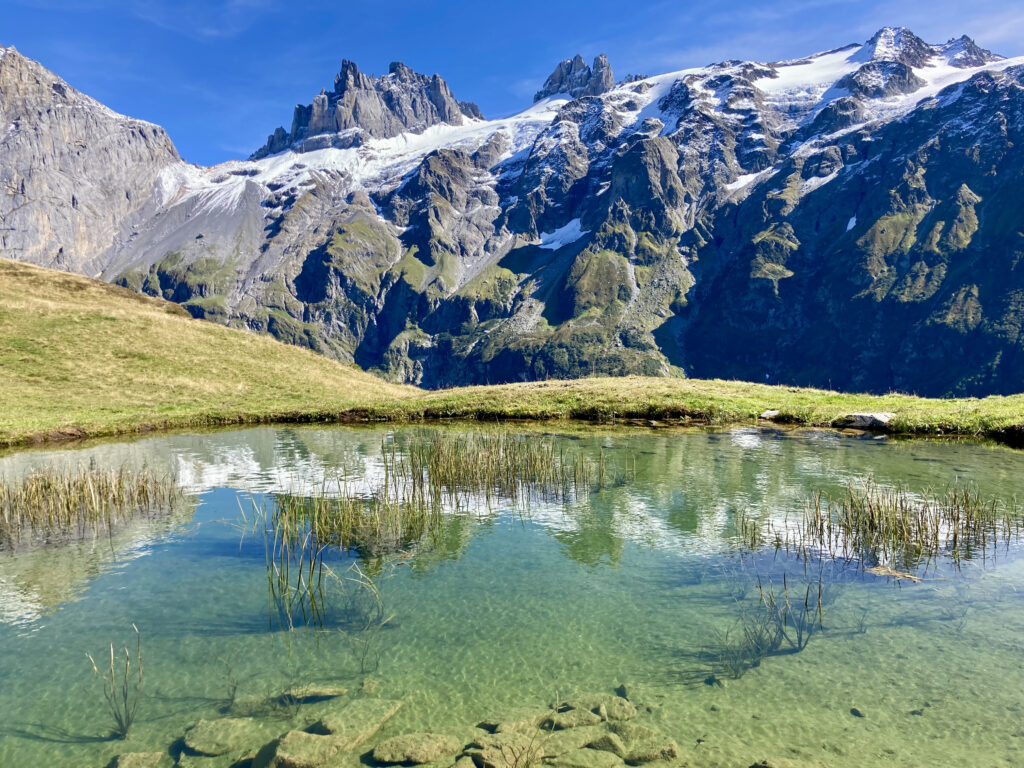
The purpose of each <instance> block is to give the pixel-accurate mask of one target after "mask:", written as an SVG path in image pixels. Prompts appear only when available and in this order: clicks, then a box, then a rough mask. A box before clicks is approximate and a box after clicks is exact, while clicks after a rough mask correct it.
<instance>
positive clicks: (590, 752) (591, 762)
mask: <svg viewBox="0 0 1024 768" xmlns="http://www.w3.org/2000/svg"><path fill="white" fill-rule="evenodd" d="M545 764H546V765H551V766H554V767H555V768H618V766H623V765H625V763H624V762H623V761H622V758H621V757H619V756H618V755H616V754H614V753H612V752H601V751H598V750H595V749H574V750H573V751H572V752H566V753H565V754H564V755H559V756H558V757H555V758H551V759H549V760H547V761H546V762H545Z"/></svg>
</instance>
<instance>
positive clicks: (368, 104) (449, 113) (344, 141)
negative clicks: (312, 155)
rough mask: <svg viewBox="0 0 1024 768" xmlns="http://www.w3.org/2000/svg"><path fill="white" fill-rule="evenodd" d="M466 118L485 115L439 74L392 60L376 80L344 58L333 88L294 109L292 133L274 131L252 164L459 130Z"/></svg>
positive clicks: (281, 129) (480, 117)
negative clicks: (369, 140)
mask: <svg viewBox="0 0 1024 768" xmlns="http://www.w3.org/2000/svg"><path fill="white" fill-rule="evenodd" d="M467 117H468V118H473V119H482V118H483V115H482V114H481V112H480V108H479V107H477V106H476V104H473V103H472V102H465V101H459V100H457V99H456V98H455V97H454V95H452V92H451V88H449V87H448V83H446V82H445V81H444V80H443V79H442V78H441V76H440V75H422V74H419V73H418V72H415V71H414V70H413V69H412V68H411V67H408V66H406V65H405V64H403V63H402V62H400V61H394V62H391V65H390V66H389V67H388V74H387V75H384V76H382V77H376V78H375V77H372V76H370V75H367V74H364V73H363V72H361V71H360V70H359V67H358V66H356V64H355V63H354V62H352V61H349V60H348V59H345V60H343V61H342V62H341V70H340V71H339V72H338V74H337V75H336V76H335V78H334V89H333V90H332V91H330V92H328V91H327V89H323V90H321V91H320V93H319V94H317V95H316V96H315V97H314V98H313V102H312V103H311V104H309V105H304V104H299V105H297V106H296V107H295V113H294V115H293V117H292V127H291V130H290V131H286V130H285V129H284V128H283V127H281V128H278V129H277V130H276V131H274V133H272V134H271V135H270V136H269V137H268V139H267V143H266V144H264V145H263V146H262V147H261V148H260V149H259V150H257V151H256V152H255V153H254V154H253V155H252V159H259V158H261V157H266V156H267V155H272V154H276V153H278V152H283V151H284V150H286V149H294V150H296V151H299V152H310V151H313V150H316V149H325V148H327V147H336V148H345V147H351V146H355V145H358V144H359V143H360V142H361V141H362V140H363V139H364V137H373V138H390V137H392V136H397V135H399V134H400V133H405V132H407V131H410V132H412V133H422V132H423V131H424V130H426V129H427V128H429V127H430V126H432V125H438V124H441V123H447V124H448V125H461V124H462V123H463V120H464V119H465V118H467Z"/></svg>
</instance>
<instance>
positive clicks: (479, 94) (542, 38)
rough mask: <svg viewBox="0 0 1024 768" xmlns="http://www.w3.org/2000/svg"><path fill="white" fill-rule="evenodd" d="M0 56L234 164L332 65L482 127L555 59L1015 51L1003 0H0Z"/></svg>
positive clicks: (286, 120) (1017, 34) (1016, 39)
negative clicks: (478, 111)
mask: <svg viewBox="0 0 1024 768" xmlns="http://www.w3.org/2000/svg"><path fill="white" fill-rule="evenodd" d="M4 6H5V8H4V10H3V14H2V16H0V44H2V45H14V46H15V47H17V48H18V50H20V51H21V52H22V53H24V54H25V55H27V56H30V57H32V58H34V59H38V60H39V61H41V62H43V64H45V65H46V66H47V67H49V68H50V69H52V70H54V71H55V72H56V73H57V74H59V75H60V76H61V77H63V78H64V79H65V80H67V81H68V82H69V83H71V84H72V85H73V86H75V87H77V88H78V89H80V90H82V91H84V92H86V93H88V94H89V95H90V96H93V97H94V98H97V99H99V100H100V101H102V102H104V103H105V104H107V105H108V106H110V107H112V108H113V109H116V110H118V111H119V112H123V113H125V114H129V115H132V116H134V117H140V118H143V119H146V120H150V121H152V122H154V123H159V124H160V125H163V126H164V127H166V128H167V130H168V132H169V133H170V136H171V138H172V139H173V140H174V142H175V144H176V145H177V147H178V150H179V151H180V152H181V154H182V155H183V156H184V157H185V158H186V159H187V160H190V161H193V162H198V163H203V164H212V163H216V162H220V161H223V160H229V159H233V158H240V157H245V156H247V155H248V154H249V153H250V152H252V151H253V150H254V149H256V148H257V147H258V146H259V145H261V144H262V143H263V142H264V141H265V140H266V136H267V134H269V133H270V132H271V131H272V130H273V129H274V128H275V127H276V126H278V125H284V126H285V127H286V128H287V127H288V126H289V125H290V122H291V112H292V107H293V106H294V105H295V103H296V102H300V101H301V102H304V103H308V102H309V101H310V100H311V99H312V97H313V95H314V94H316V93H317V92H319V90H320V88H322V87H329V86H330V85H331V84H332V83H333V77H334V74H335V72H337V70H338V68H339V66H340V64H341V60H342V59H343V58H348V59H352V60H354V61H355V62H356V63H358V64H359V66H360V68H361V69H363V70H364V71H366V72H371V73H382V72H386V71H387V66H388V63H389V62H390V61H394V60H400V61H404V62H405V63H406V64H408V65H409V66H411V67H412V68H413V69H415V70H417V71H421V72H426V73H428V74H429V73H434V72H437V73H440V74H441V75H442V76H443V77H444V78H445V79H447V80H448V82H449V83H450V84H451V86H452V89H453V91H454V92H455V94H456V96H457V97H458V98H460V99H466V100H470V101H476V102H477V103H478V104H479V105H480V107H481V108H482V109H483V111H484V114H485V115H486V116H488V117H500V116H503V115H507V114H511V113H513V112H516V111H518V110H519V109H521V108H523V107H525V106H527V105H528V104H529V103H530V101H531V96H532V94H533V92H534V91H535V90H536V89H537V88H538V87H539V85H540V84H541V83H542V82H543V80H544V78H545V77H546V76H547V75H548V73H549V72H550V71H551V69H552V68H553V67H554V65H555V63H556V62H557V61H558V60H560V59H562V58H566V57H569V56H571V55H573V54H575V53H577V52H579V53H582V54H583V55H584V56H585V57H586V58H587V59H588V61H589V60H591V59H592V58H593V57H594V55H596V54H597V53H601V52H604V53H607V54H608V57H609V59H610V61H611V64H612V68H613V69H614V71H615V74H616V77H619V78H621V77H622V76H624V75H626V74H629V73H635V72H642V73H647V74H656V73H659V72H666V71H671V70H674V69H680V68H683V67H688V66H697V65H702V64H707V63H710V62H713V61H721V60H723V59H731V58H744V59H756V60H776V59H783V58H792V57H796V56H801V55H804V54H807V53H811V52H814V51H819V50H825V49H829V48H834V47H837V46H839V45H842V44H845V43H849V42H857V41H863V40H865V39H867V38H868V37H870V35H871V34H872V33H873V32H874V31H875V30H876V29H878V28H879V27H881V26H884V25H886V24H894V25H904V26H907V27H909V28H911V29H912V30H914V31H915V32H916V33H917V34H919V35H921V36H922V37H923V38H925V39H926V40H928V41H929V42H941V41H944V40H946V39H948V38H950V37H953V36H959V35H960V34H968V35H971V36H972V37H974V38H975V40H977V41H978V43H979V44H981V45H982V46H983V47H987V48H991V49H993V50H995V51H997V52H999V53H1002V54H1004V55H1007V56H1019V55H1024V4H1022V3H1020V2H1019V0H1001V1H1000V2H994V1H992V0H973V1H972V2H951V1H950V0H932V1H931V2H920V0H913V1H906V0H790V1H789V2H774V1H772V0H761V1H760V2H758V1H756V0H732V1H731V2H727V3H726V2H708V1H701V2H694V1H690V2H687V1H686V0H676V2H645V1H644V0H629V1H626V0H614V1H612V0H587V1H586V2H553V1H552V0H518V2H505V1H504V0H492V2H447V3H442V2H431V1H430V0H390V2H387V3H366V2H359V0H349V1H348V2H330V3H328V2H320V1H319V0H311V1H310V2H303V0H295V1H293V2H290V3H283V2H273V1H272V0H76V1H72V0H4Z"/></svg>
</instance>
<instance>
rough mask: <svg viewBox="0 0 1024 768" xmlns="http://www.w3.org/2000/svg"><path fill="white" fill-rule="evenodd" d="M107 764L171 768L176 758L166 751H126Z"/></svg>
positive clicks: (119, 767)
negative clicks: (172, 757)
mask: <svg viewBox="0 0 1024 768" xmlns="http://www.w3.org/2000/svg"><path fill="white" fill-rule="evenodd" d="M107 765H108V768H171V766H173V765H174V760H172V759H171V756H170V755H168V754H167V753H166V752H126V753H124V754H123V755H118V756H117V757H115V758H114V759H113V760H111V761H110V762H109V763H108V764H107Z"/></svg>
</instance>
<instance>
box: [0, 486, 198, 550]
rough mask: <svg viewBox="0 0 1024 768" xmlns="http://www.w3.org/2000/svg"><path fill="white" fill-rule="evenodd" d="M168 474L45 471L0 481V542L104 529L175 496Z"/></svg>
mask: <svg viewBox="0 0 1024 768" xmlns="http://www.w3.org/2000/svg"><path fill="white" fill-rule="evenodd" d="M181 498H182V497H181V494H180V491H179V490H178V488H177V485H176V484H175V483H174V481H173V480H172V479H171V478H168V477H164V476H160V475H157V474H156V473H154V472H153V471H152V470H149V469H141V470H131V469H128V468H125V467H122V468H121V469H116V470H98V469H84V468H79V469H77V470H70V471H62V470H57V469H52V468H51V469H46V470H42V471H39V472H35V473H33V474H31V475H28V476H26V477H24V478H22V479H20V480H15V481H4V480H0V544H2V545H3V546H5V547H12V546H16V545H18V544H21V543H26V542H27V543H52V542H59V541H64V540H69V539H75V538H82V537H85V536H90V535H95V534H96V533H100V532H103V531H109V530H111V529H112V528H114V527H116V526H117V525H118V524H121V523H123V522H126V521H128V520H130V519H132V518H134V517H136V516H138V515H146V514H154V513H157V512H160V511H164V510H169V509H170V508H172V507H174V506H175V505H176V504H177V503H178V502H179V501H180V500H181Z"/></svg>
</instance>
